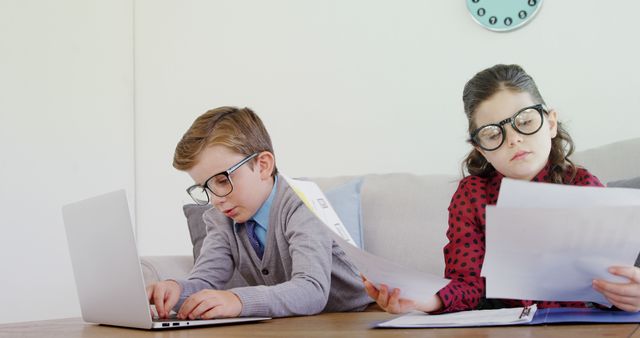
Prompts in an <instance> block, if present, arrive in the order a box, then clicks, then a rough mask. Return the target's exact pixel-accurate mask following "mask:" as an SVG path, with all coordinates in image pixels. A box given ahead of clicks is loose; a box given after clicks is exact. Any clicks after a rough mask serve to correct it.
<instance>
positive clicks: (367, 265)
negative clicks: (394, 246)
mask: <svg viewBox="0 0 640 338" xmlns="http://www.w3.org/2000/svg"><path fill="white" fill-rule="evenodd" d="M283 177H284V178H285V179H286V180H287V183H288V184H289V186H291V188H292V189H293V190H294V191H295V192H296V194H297V195H298V196H299V197H300V199H301V200H302V201H303V202H304V203H305V205H307V207H308V208H309V209H311V211H313V212H314V213H315V214H316V216H318V218H319V219H320V220H321V221H322V222H323V223H324V224H325V225H326V226H327V227H328V228H329V229H331V231H332V234H333V235H334V236H333V239H334V240H335V241H336V242H337V243H338V244H339V245H340V247H341V248H342V249H343V250H344V251H345V253H346V254H347V256H348V257H349V258H350V259H351V261H352V262H353V264H354V265H355V266H356V267H357V268H358V270H359V272H360V273H362V274H363V275H364V276H366V277H367V279H369V281H371V282H372V283H373V284H374V285H377V286H379V285H380V284H385V285H387V286H388V287H389V288H390V290H392V289H394V288H399V289H400V290H401V294H400V297H401V298H409V299H413V300H416V301H420V300H421V299H426V298H428V297H429V296H431V295H434V294H435V293H436V292H438V291H439V290H440V289H442V288H443V287H444V286H445V285H447V284H448V283H449V280H448V279H444V278H442V277H441V276H436V275H432V274H428V273H424V272H420V271H417V270H415V269H411V268H407V267H404V266H401V265H399V264H397V263H395V262H392V261H389V260H387V259H384V258H382V257H378V256H376V255H373V254H371V253H368V252H366V251H364V250H361V249H359V248H358V247H357V246H356V244H355V242H354V240H353V238H351V236H350V235H349V232H347V230H346V228H345V227H344V225H343V223H342V222H341V221H340V218H339V217H338V215H337V214H336V212H335V211H334V210H333V207H332V206H331V204H330V203H329V200H328V199H327V198H326V197H325V195H324V193H323V192H322V190H320V188H319V187H318V185H317V184H315V183H314V182H311V181H302V180H297V179H291V178H289V177H286V176H283ZM389 226H394V225H389Z"/></svg>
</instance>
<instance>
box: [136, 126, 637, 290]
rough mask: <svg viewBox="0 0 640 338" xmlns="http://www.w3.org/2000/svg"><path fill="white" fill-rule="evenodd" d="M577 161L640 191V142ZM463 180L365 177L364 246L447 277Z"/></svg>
mask: <svg viewBox="0 0 640 338" xmlns="http://www.w3.org/2000/svg"><path fill="white" fill-rule="evenodd" d="M572 159H573V160H574V162H575V163H576V164H579V165H582V166H584V167H585V168H587V169H588V170H589V171H590V172H592V173H593V174H595V175H596V176H598V178H600V180H601V181H602V182H603V183H605V184H608V183H612V182H614V183H612V185H627V186H629V185H635V187H637V188H640V187H639V186H638V184H639V182H640V179H638V177H639V176H640V138H634V139H630V140H625V141H621V142H616V143H612V144H609V145H605V146H601V147H597V148H594V149H589V150H585V151H581V152H577V153H576V154H574V156H573V157H572ZM459 178H460V176H459V174H455V173H452V174H450V175H413V174H403V173H392V174H384V175H371V174H369V175H364V176H363V180H362V187H361V193H360V202H361V203H360V208H361V209H360V212H361V224H362V234H363V236H362V237H363V244H364V248H365V249H366V250H367V251H369V252H372V253H374V254H376V255H378V256H382V257H385V258H388V259H391V260H393V261H396V262H399V263H401V264H403V265H406V266H409V267H412V268H415V269H417V270H421V271H425V272H429V273H433V274H438V275H441V274H442V273H443V271H444V260H443V255H442V248H443V246H444V245H445V244H446V237H445V232H446V230H447V216H448V212H447V208H448V206H449V202H450V199H451V195H452V194H453V192H454V191H455V189H456V187H457V182H458V180H459ZM633 178H636V179H635V180H634V179H633ZM353 179H354V176H343V177H327V178H315V179H313V181H315V182H316V183H318V185H319V186H320V187H321V188H322V189H323V190H330V189H331V188H335V187H338V186H340V185H342V184H345V183H346V182H348V181H350V180H353ZM185 226H186V222H185ZM142 266H143V272H144V276H145V281H146V283H150V282H153V281H157V280H161V279H166V278H177V277H182V276H185V275H186V274H187V273H188V272H189V270H190V269H191V267H192V266H193V257H192V256H190V255H188V256H147V257H142Z"/></svg>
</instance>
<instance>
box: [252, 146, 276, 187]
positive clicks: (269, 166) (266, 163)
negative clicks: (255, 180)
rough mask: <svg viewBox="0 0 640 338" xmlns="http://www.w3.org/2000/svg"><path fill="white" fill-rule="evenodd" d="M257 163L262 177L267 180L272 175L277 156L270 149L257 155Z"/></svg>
mask: <svg viewBox="0 0 640 338" xmlns="http://www.w3.org/2000/svg"><path fill="white" fill-rule="evenodd" d="M256 165H257V167H258V170H259V171H260V178H261V179H262V180H266V179H268V178H270V177H271V173H272V172H273V168H274V167H275V165H276V158H275V157H274V156H273V154H272V153H271V152H269V151H263V152H261V153H260V154H259V155H258V156H257V157H256Z"/></svg>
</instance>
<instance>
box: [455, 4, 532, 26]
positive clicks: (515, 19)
mask: <svg viewBox="0 0 640 338" xmlns="http://www.w3.org/2000/svg"><path fill="white" fill-rule="evenodd" d="M541 5H542V0H467V9H468V10H469V13H471V16H472V17H473V19H474V20H475V21H476V22H477V23H479V24H480V25H482V26H483V27H485V28H487V29H489V30H492V31H498V32H505V31H510V30H514V29H516V28H518V27H521V26H523V25H524V24H526V23H527V22H528V21H529V20H531V19H532V18H533V17H534V16H535V15H536V13H538V10H539V9H540V6H541Z"/></svg>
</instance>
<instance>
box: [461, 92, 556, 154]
mask: <svg viewBox="0 0 640 338" xmlns="http://www.w3.org/2000/svg"><path fill="white" fill-rule="evenodd" d="M529 109H535V110H536V111H537V112H538V113H539V114H540V119H541V121H542V123H540V126H538V128H537V129H536V130H534V131H532V132H530V133H525V132H522V131H521V130H520V129H518V127H517V126H516V116H518V115H519V114H520V113H522V112H524V111H526V110H529ZM544 114H549V111H548V110H547V107H546V106H545V105H544V104H542V103H538V104H534V105H533V106H528V107H524V108H522V109H520V110H518V111H517V112H516V113H515V114H513V115H512V116H511V117H509V118H506V119H504V120H502V121H500V122H498V123H491V124H485V125H484V126H482V127H480V128H477V129H476V130H474V131H473V132H472V133H471V134H470V135H469V137H470V138H469V142H471V143H472V144H474V145H476V146H478V147H480V148H482V149H483V150H485V151H494V150H497V149H498V148H500V147H501V146H502V144H504V141H505V140H506V139H507V131H506V130H505V129H504V125H505V124H507V123H509V124H510V125H511V127H512V128H513V130H515V131H516V132H518V133H520V134H522V135H533V134H535V133H537V132H538V131H540V129H541V128H542V126H543V125H544ZM491 126H495V127H498V128H500V131H501V132H502V140H501V141H500V144H498V146H496V147H495V148H485V147H483V146H482V145H481V144H480V142H478V141H476V136H478V134H479V133H480V130H482V129H484V128H486V127H491Z"/></svg>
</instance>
